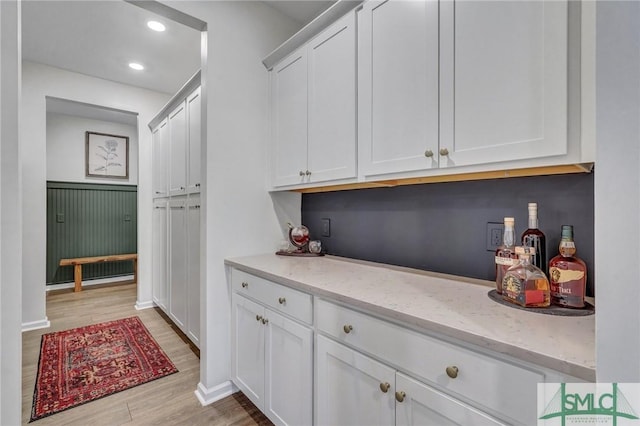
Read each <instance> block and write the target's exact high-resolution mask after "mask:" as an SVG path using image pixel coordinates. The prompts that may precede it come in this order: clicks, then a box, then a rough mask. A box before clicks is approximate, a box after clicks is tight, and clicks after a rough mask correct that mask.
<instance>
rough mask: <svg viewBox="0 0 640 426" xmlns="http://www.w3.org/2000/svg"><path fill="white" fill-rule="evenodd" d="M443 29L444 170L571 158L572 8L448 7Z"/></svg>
mask: <svg viewBox="0 0 640 426" xmlns="http://www.w3.org/2000/svg"><path fill="white" fill-rule="evenodd" d="M440 23H441V25H442V28H441V32H440V102H441V105H440V125H441V128H440V149H441V150H442V153H441V155H440V167H451V166H464V165H471V164H481V163H493V162H498V161H506V160H518V159H530V158H536V157H545V156H552V155H563V154H566V153H567V119H568V115H567V108H568V100H567V88H568V86H567V84H568V74H567V62H568V60H567V58H568V44H567V43H568V41H567V33H568V5H567V2H566V1H544V2H543V1H497V2H494V1H445V2H441V3H440ZM447 152H448V154H446V153H447ZM442 154H445V155H442Z"/></svg>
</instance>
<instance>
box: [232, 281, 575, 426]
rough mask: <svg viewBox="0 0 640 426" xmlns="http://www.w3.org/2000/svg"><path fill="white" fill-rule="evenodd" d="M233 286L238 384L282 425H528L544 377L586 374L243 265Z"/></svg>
mask: <svg viewBox="0 0 640 426" xmlns="http://www.w3.org/2000/svg"><path fill="white" fill-rule="evenodd" d="M231 290H232V299H231V302H232V307H231V310H232V317H231V318H232V320H231V330H232V333H231V336H232V337H231V344H232V346H231V347H232V373H231V376H232V381H233V382H234V383H235V385H236V386H237V387H238V388H240V390H241V391H242V392H244V393H245V395H246V396H247V397H248V398H249V399H250V400H251V401H253V403H254V404H255V405H256V406H257V407H258V408H259V409H260V410H261V411H262V412H263V413H264V414H266V415H267V417H269V419H271V421H273V422H274V423H275V424H277V425H294V424H295V425H310V424H315V425H328V426H334V425H341V426H343V425H344V426H346V425H367V426H369V425H436V426H444V425H465V426H466V425H503V424H510V425H511V424H513V425H529V424H535V423H536V421H537V416H538V412H537V404H536V401H537V384H538V383H544V382H553V383H556V382H579V381H581V380H580V379H577V378H575V377H570V376H566V375H563V374H561V373H558V372H556V371H553V370H549V369H546V368H544V367H540V366H538V365H534V364H530V363H527V362H524V361H520V360H517V359H514V358H511V357H508V356H504V355H500V354H498V353H494V352H492V351H487V350H483V349H481V348H476V347H472V346H471V345H469V344H466V343H464V342H458V341H456V340H451V339H449V338H446V337H436V336H432V335H430V334H428V333H427V332H422V331H418V330H413V329H412V328H410V327H407V326H403V325H402V324H397V323H396V322H395V321H392V320H388V319H385V318H381V317H378V316H375V315H372V314H370V313H368V312H361V311H359V310H357V309H352V308H351V307H348V306H344V305H341V304H338V303H334V302H333V301H328V300H325V299H323V298H322V297H319V296H315V297H313V296H311V295H310V294H308V293H304V292H301V291H298V290H296V289H294V288H291V287H288V286H283V285H280V284H277V283H275V282H272V281H269V280H266V279H263V278H260V277H257V276H255V275H252V274H249V273H246V272H243V271H239V270H236V269H233V270H232V273H231ZM312 327H313V328H312ZM314 332H315V333H314ZM314 343H315V344H314Z"/></svg>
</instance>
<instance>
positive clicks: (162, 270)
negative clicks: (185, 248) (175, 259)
mask: <svg viewBox="0 0 640 426" xmlns="http://www.w3.org/2000/svg"><path fill="white" fill-rule="evenodd" d="M168 207H169V204H168V202H167V200H166V199H158V200H155V201H154V202H153V219H152V221H153V224H152V227H153V240H152V245H153V248H152V256H153V260H152V261H153V271H152V277H153V286H152V294H153V302H154V303H155V304H156V305H158V306H159V307H160V308H161V309H162V310H163V311H167V310H168V308H169V303H168V302H169V297H168V292H169V290H168V286H167V283H168V281H167V271H168V265H167V259H168V242H169V239H168V235H167V232H168V229H169V225H168V212H167V209H168Z"/></svg>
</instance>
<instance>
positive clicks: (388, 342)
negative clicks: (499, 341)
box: [316, 300, 545, 423]
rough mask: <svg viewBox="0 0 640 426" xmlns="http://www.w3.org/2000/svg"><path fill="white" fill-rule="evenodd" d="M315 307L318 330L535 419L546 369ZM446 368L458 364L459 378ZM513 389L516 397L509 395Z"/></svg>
mask: <svg viewBox="0 0 640 426" xmlns="http://www.w3.org/2000/svg"><path fill="white" fill-rule="evenodd" d="M316 306H317V311H316V323H317V327H318V331H320V332H323V333H326V334H328V335H330V336H332V337H333V338H335V339H337V340H338V341H340V342H344V343H347V344H349V345H352V346H354V347H355V348H357V349H360V350H362V351H365V352H367V353H369V354H371V355H373V356H375V357H377V358H379V359H381V360H383V361H385V362H387V363H389V364H391V365H393V366H395V367H396V368H398V369H399V370H400V371H405V372H407V373H409V374H411V375H415V376H418V377H420V378H422V379H424V380H427V381H429V382H432V383H435V384H437V385H438V386H439V387H441V388H443V389H446V390H447V391H450V392H453V393H456V394H458V395H461V396H462V397H465V398H468V399H469V400H470V401H472V402H475V403H477V404H480V405H482V406H484V407H487V408H489V409H491V410H495V411H496V412H498V413H501V414H503V415H506V416H509V417H510V418H512V419H515V420H517V421H519V422H523V423H532V422H533V423H535V420H536V406H535V405H536V404H533V403H532V402H531V401H535V400H536V398H537V393H536V392H537V390H536V389H537V383H540V382H544V380H545V377H544V374H543V373H541V372H536V371H532V370H529V369H527V368H523V367H520V366H516V365H514V364H511V363H509V362H506V361H503V360H500V359H496V358H492V357H489V356H487V355H484V354H481V353H478V352H475V351H473V350H470V349H466V348H463V347H460V346H456V345H453V344H450V343H447V342H444V341H441V340H437V339H435V338H432V337H429V336H426V335H424V334H421V333H418V332H415V331H413V330H409V329H406V328H403V327H400V326H397V325H395V324H392V323H390V322H387V321H384V320H381V319H378V318H375V317H372V316H369V315H366V314H362V313H360V312H356V311H353V310H351V309H348V308H345V307H342V306H339V305H335V304H333V303H330V302H327V301H324V300H317V301H316ZM448 367H456V368H457V376H456V377H455V378H451V377H449V376H448V374H447V368H448ZM450 371H451V369H450ZM514 394H515V395H518V397H517V398H514V397H506V396H507V395H512V396H513V395H514Z"/></svg>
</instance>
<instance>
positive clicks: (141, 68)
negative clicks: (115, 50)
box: [129, 62, 144, 71]
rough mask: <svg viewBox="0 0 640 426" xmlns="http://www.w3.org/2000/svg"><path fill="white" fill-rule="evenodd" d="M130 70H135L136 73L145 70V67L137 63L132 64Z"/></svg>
mask: <svg viewBox="0 0 640 426" xmlns="http://www.w3.org/2000/svg"><path fill="white" fill-rule="evenodd" d="M129 68H132V69H134V70H136V71H142V70H143V69H144V67H143V66H142V65H141V64H139V63H137V62H131V63H130V64H129Z"/></svg>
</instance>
